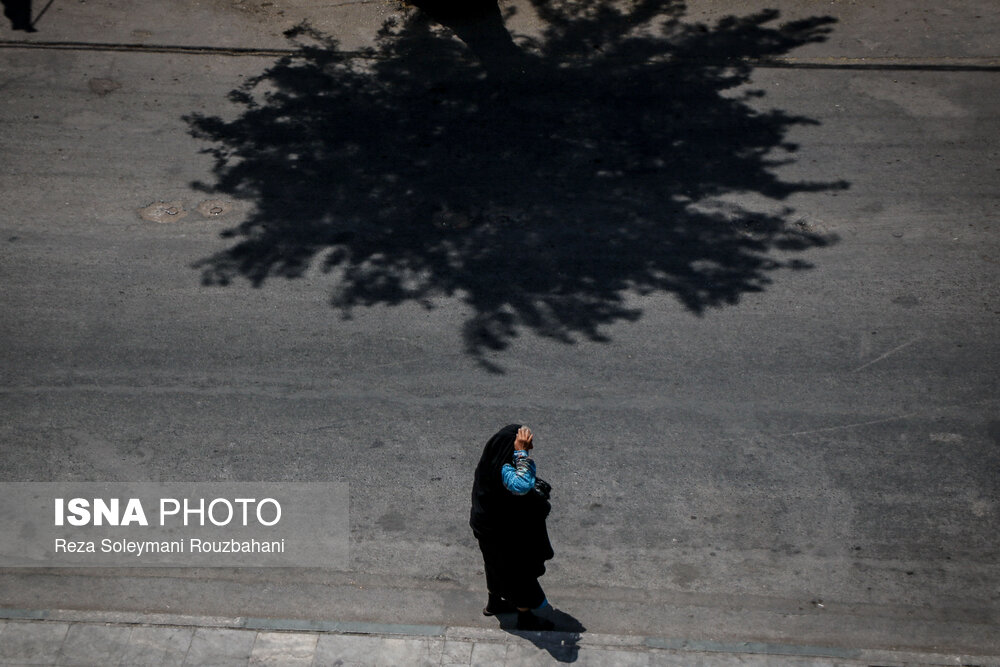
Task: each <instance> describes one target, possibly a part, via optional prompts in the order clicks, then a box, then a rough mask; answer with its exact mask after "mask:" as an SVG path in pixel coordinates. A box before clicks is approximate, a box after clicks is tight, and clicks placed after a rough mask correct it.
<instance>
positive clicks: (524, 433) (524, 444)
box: [514, 426, 535, 451]
mask: <svg viewBox="0 0 1000 667" xmlns="http://www.w3.org/2000/svg"><path fill="white" fill-rule="evenodd" d="M534 437H535V436H534V434H533V433H532V432H531V429H530V428H528V427H527V426H522V427H521V428H519V429H517V436H515V438H514V449H520V450H524V451H528V450H529V449H531V448H532V447H534V445H532V444H531V439H532V438H534Z"/></svg>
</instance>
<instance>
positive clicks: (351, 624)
mask: <svg viewBox="0 0 1000 667" xmlns="http://www.w3.org/2000/svg"><path fill="white" fill-rule="evenodd" d="M0 620H7V621H39V622H62V623H82V624H93V625H138V626H175V627H195V628H213V629H227V630H245V631H248V632H297V633H328V634H340V635H365V636H373V637H416V638H437V639H447V640H450V641H458V642H470V643H490V644H503V643H508V642H514V641H517V640H518V639H521V638H530V639H531V640H532V642H533V643H535V644H536V645H551V646H566V645H572V646H578V647H580V648H594V649H621V650H631V651H640V652H641V651H669V652H673V653H692V654H694V653H709V654H728V655H753V656H768V655H771V656H782V657H796V658H806V659H808V658H817V659H825V660H838V661H843V660H847V661H851V662H857V663H866V664H868V665H880V666H882V665H884V666H886V667H889V666H891V665H907V666H912V665H953V666H954V665H962V666H974V667H1000V656H982V655H980V656H975V655H965V654H958V653H938V652H915V651H892V650H879V649H863V648H838V647H830V646H807V645H798V644H778V643H771V642H749V641H748V642H723V641H713V640H699V639H677V638H663V637H643V636H631V635H609V634H598V633H591V632H585V633H581V634H578V633H572V632H516V631H507V630H502V629H499V628H470V627H461V626H443V625H405V624H394V623H368V622H359V621H322V620H303V619H280V618H260V617H243V616H192V615H186V614H162V613H134V612H107V611H80V610H72V609H14V608H0Z"/></svg>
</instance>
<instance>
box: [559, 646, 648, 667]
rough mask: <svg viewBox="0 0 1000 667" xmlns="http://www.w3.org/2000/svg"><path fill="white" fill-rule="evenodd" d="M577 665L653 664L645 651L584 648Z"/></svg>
mask: <svg viewBox="0 0 1000 667" xmlns="http://www.w3.org/2000/svg"><path fill="white" fill-rule="evenodd" d="M576 664H577V665H580V666H581V667H591V666H593V667H612V666H613V667H649V665H650V664H651V663H650V660H649V654H648V653H647V652H645V651H642V652H640V651H625V650H621V649H602V648H582V649H581V650H580V654H579V658H578V659H577V660H576Z"/></svg>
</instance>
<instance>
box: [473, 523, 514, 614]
mask: <svg viewBox="0 0 1000 667" xmlns="http://www.w3.org/2000/svg"><path fill="white" fill-rule="evenodd" d="M479 550H480V551H482V552H483V565H484V567H485V570H486V592H487V594H488V596H489V597H488V599H487V602H486V606H485V607H483V616H493V615H494V614H512V613H514V612H515V611H516V610H517V608H516V607H515V606H514V605H513V604H511V603H510V602H509V601H508V600H507V599H506V596H505V595H504V593H505V591H506V589H507V583H506V582H507V581H508V580H509V578H510V577H509V575H508V574H507V572H506V571H505V565H506V560H505V554H504V552H503V549H502V545H497V544H494V543H492V542H491V541H490V540H487V539H483V538H479Z"/></svg>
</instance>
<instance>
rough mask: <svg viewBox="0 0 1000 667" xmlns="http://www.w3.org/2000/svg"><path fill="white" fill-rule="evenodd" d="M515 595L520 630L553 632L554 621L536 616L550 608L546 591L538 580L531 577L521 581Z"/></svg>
mask: <svg viewBox="0 0 1000 667" xmlns="http://www.w3.org/2000/svg"><path fill="white" fill-rule="evenodd" d="M514 595H515V597H514V600H513V601H514V604H516V605H517V629H518V630H552V629H553V628H554V627H555V625H554V624H553V623H552V621H550V620H548V619H547V618H540V617H539V616H536V615H535V614H534V612H536V611H540V610H542V609H544V608H545V607H547V606H548V600H547V599H546V598H545V591H543V590H542V586H541V584H539V583H538V579H536V578H534V577H531V578H528V579H521V580H519V581H518V586H517V588H516V592H515V594H514Z"/></svg>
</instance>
